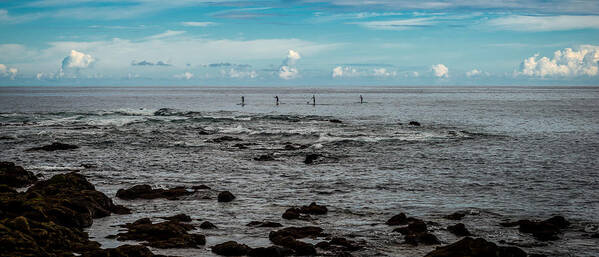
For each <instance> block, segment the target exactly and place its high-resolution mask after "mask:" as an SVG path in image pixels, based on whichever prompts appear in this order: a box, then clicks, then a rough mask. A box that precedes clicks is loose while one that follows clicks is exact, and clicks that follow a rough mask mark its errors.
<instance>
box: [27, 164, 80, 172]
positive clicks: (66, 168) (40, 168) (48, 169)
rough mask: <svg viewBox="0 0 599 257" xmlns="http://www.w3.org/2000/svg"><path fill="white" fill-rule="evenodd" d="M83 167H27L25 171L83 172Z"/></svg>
mask: <svg viewBox="0 0 599 257" xmlns="http://www.w3.org/2000/svg"><path fill="white" fill-rule="evenodd" d="M83 169H85V167H83V166H43V165H42V166H29V167H27V170H42V171H77V170H83Z"/></svg>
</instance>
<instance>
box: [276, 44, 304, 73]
mask: <svg viewBox="0 0 599 257" xmlns="http://www.w3.org/2000/svg"><path fill="white" fill-rule="evenodd" d="M301 58H302V56H301V55H300V54H299V53H298V52H297V51H294V50H291V49H290V50H288V51H287V58H285V60H284V61H283V65H281V67H279V78H282V79H284V80H289V79H294V78H297V77H298V76H299V70H298V69H297V68H296V67H294V66H295V64H296V63H297V61H298V60H299V59H301Z"/></svg>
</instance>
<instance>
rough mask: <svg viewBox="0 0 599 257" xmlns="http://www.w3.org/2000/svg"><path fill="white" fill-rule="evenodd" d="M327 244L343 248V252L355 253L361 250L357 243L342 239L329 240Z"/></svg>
mask: <svg viewBox="0 0 599 257" xmlns="http://www.w3.org/2000/svg"><path fill="white" fill-rule="evenodd" d="M329 244H331V245H340V246H343V248H344V250H346V251H357V250H360V249H361V248H362V246H361V245H359V244H358V243H357V242H355V241H352V240H347V239H345V238H343V237H333V239H331V241H330V242H329Z"/></svg>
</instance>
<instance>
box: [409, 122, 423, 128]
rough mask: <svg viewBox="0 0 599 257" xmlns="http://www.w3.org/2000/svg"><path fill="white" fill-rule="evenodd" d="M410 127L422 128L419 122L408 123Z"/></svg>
mask: <svg viewBox="0 0 599 257" xmlns="http://www.w3.org/2000/svg"><path fill="white" fill-rule="evenodd" d="M408 125H410V126H414V127H420V122H418V121H410V122H409V123H408Z"/></svg>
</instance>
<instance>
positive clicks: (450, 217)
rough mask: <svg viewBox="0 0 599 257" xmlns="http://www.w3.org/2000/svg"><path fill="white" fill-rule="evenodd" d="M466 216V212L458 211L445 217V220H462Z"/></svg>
mask: <svg viewBox="0 0 599 257" xmlns="http://www.w3.org/2000/svg"><path fill="white" fill-rule="evenodd" d="M464 216H466V212H465V211H457V212H454V213H452V214H449V215H447V216H445V218H446V219H448V220H461V219H462V218H463V217H464Z"/></svg>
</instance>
